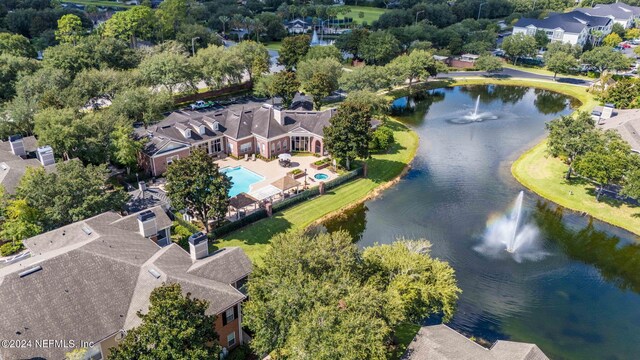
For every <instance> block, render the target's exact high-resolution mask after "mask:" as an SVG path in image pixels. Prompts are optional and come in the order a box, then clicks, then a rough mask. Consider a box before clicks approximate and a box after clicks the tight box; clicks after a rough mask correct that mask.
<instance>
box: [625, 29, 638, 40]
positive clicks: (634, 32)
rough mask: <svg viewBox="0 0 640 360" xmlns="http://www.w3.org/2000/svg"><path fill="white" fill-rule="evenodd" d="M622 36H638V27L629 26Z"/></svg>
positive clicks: (629, 37)
mask: <svg viewBox="0 0 640 360" xmlns="http://www.w3.org/2000/svg"><path fill="white" fill-rule="evenodd" d="M624 38H625V40H633V39H637V38H640V29H638V28H631V29H629V30H627V32H625V33H624Z"/></svg>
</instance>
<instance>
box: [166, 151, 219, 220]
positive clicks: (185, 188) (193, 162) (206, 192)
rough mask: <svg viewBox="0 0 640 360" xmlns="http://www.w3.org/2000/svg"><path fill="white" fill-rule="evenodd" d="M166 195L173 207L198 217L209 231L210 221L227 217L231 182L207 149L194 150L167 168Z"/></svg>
mask: <svg viewBox="0 0 640 360" xmlns="http://www.w3.org/2000/svg"><path fill="white" fill-rule="evenodd" d="M165 177H166V179H167V187H166V188H167V195H168V196H169V199H170V200H171V205H172V206H173V207H174V208H176V209H181V210H182V209H184V210H185V211H186V212H187V214H189V215H191V216H193V217H196V218H197V219H199V220H200V221H202V223H203V224H204V227H205V229H206V231H207V232H209V229H210V227H209V219H212V218H213V219H215V220H218V219H221V218H224V216H225V214H226V213H227V209H228V207H229V189H231V181H230V180H229V178H228V177H227V176H226V175H225V174H223V173H221V172H220V171H219V168H218V164H216V163H215V162H214V161H213V158H212V157H211V156H209V155H207V153H206V152H205V151H204V150H200V149H197V150H194V151H193V152H191V155H189V156H187V157H186V158H183V159H179V160H176V161H174V162H173V163H172V164H171V165H170V166H169V168H168V169H167V172H166V175H165Z"/></svg>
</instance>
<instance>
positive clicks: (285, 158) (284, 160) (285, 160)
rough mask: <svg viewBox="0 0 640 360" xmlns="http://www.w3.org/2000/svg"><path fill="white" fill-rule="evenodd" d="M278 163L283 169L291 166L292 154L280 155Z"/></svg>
mask: <svg viewBox="0 0 640 360" xmlns="http://www.w3.org/2000/svg"><path fill="white" fill-rule="evenodd" d="M278 163H279V164H280V166H282V167H289V166H291V154H286V153H285V154H280V155H278Z"/></svg>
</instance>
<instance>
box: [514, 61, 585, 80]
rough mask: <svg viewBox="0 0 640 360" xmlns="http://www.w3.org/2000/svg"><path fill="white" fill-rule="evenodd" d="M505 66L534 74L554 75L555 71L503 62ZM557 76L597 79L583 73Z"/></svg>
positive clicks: (559, 75)
mask: <svg viewBox="0 0 640 360" xmlns="http://www.w3.org/2000/svg"><path fill="white" fill-rule="evenodd" d="M503 67H505V68H509V69H515V70H520V71H526V72H530V73H532V74H538V75H547V76H553V71H549V70H547V69H543V68H539V67H529V66H520V65H513V64H507V63H505V64H503ZM557 77H558V78H570V79H580V80H588V81H592V80H595V79H592V78H590V77H587V76H582V75H566V74H558V75H557Z"/></svg>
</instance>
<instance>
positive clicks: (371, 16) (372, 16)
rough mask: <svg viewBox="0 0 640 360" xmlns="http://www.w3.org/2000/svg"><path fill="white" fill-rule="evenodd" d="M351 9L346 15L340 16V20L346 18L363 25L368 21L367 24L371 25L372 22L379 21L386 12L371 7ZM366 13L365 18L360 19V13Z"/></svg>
mask: <svg viewBox="0 0 640 360" xmlns="http://www.w3.org/2000/svg"><path fill="white" fill-rule="evenodd" d="M349 8H350V9H351V11H350V12H348V13H347V14H346V15H340V16H338V18H339V19H344V18H345V17H350V18H353V21H354V22H355V23H358V24H362V22H363V21H366V22H367V24H369V25H371V23H372V22H374V21H376V20H378V18H380V15H382V14H383V13H384V12H385V11H386V10H385V9H381V8H375V7H370V6H351V5H349ZM361 12H362V13H364V17H362V18H361V17H360V13H361Z"/></svg>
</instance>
